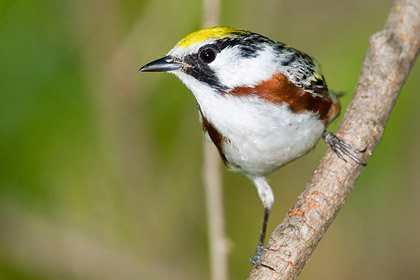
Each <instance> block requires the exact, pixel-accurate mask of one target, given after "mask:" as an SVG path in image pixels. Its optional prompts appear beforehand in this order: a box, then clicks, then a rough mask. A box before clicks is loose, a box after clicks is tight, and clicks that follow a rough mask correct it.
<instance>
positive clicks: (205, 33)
mask: <svg viewBox="0 0 420 280" xmlns="http://www.w3.org/2000/svg"><path fill="white" fill-rule="evenodd" d="M247 33H248V31H245V30H242V29H239V28H233V27H223V26H216V27H208V28H204V29H200V30H198V31H195V32H193V33H190V34H188V35H187V36H185V37H184V38H183V39H182V40H181V41H179V42H178V44H176V45H177V46H178V47H182V48H188V47H189V46H191V45H193V44H197V43H199V42H202V41H205V40H207V39H210V38H216V39H220V38H223V37H227V36H229V35H232V34H238V35H239V34H247Z"/></svg>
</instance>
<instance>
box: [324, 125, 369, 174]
mask: <svg viewBox="0 0 420 280" xmlns="http://www.w3.org/2000/svg"><path fill="white" fill-rule="evenodd" d="M322 138H323V139H324V141H325V143H327V145H328V146H329V147H330V148H331V150H333V151H334V152H335V153H336V155H337V156H338V157H339V158H341V159H342V160H344V161H345V162H347V160H346V159H345V158H344V157H343V154H345V155H346V156H348V157H349V158H351V159H352V160H353V161H354V162H356V163H357V164H360V165H363V166H366V163H364V162H363V161H361V160H360V159H359V158H358V157H356V156H355V155H354V153H356V154H361V153H364V152H366V148H365V149H363V150H359V149H356V148H355V147H353V146H352V145H350V144H349V143H347V142H344V141H343V140H341V139H340V138H338V137H337V136H335V135H334V134H333V133H331V132H329V131H326V130H325V131H324V133H323V134H322Z"/></svg>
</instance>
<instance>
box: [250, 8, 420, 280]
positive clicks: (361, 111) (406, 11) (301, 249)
mask: <svg viewBox="0 0 420 280" xmlns="http://www.w3.org/2000/svg"><path fill="white" fill-rule="evenodd" d="M419 47H420V1H419V0H397V1H395V2H394V5H393V7H392V9H391V12H390V14H389V16H388V19H387V21H386V24H385V28H384V29H383V30H382V31H380V32H378V33H376V34H374V35H373V36H372V37H371V38H370V47H369V49H368V51H367V54H366V57H365V60H364V62H363V67H362V73H361V76H360V78H359V83H358V85H357V88H356V91H355V93H354V97H353V100H352V102H351V103H350V105H349V107H348V108H347V110H346V114H345V115H344V118H343V121H342V122H341V124H340V127H339V129H338V133H337V135H338V136H339V137H340V138H342V139H343V140H344V141H346V142H348V143H350V144H352V145H353V146H355V147H362V148H363V147H366V148H367V150H366V153H365V154H364V155H363V157H365V158H362V159H363V160H364V161H366V160H367V159H368V157H370V155H371V154H372V152H373V150H374V149H375V148H376V146H377V145H378V144H379V142H380V141H381V139H382V136H383V132H384V129H385V125H386V122H387V121H388V118H389V115H390V114H391V111H392V109H393V107H394V104H395V102H396V100H397V98H398V95H399V92H400V90H401V88H402V86H403V84H404V82H405V80H406V78H407V76H408V74H409V72H410V70H411V68H412V66H413V64H414V62H415V60H416V57H417V55H418V53H419ZM362 169H363V167H362V166H360V165H357V164H356V163H354V162H353V161H350V160H349V161H348V162H344V161H342V160H341V159H339V158H338V157H337V156H336V155H335V154H334V153H333V152H332V151H331V150H328V151H327V153H326V155H325V156H324V157H323V159H322V160H321V163H320V165H319V167H318V168H317V169H316V170H315V172H314V174H313V175H312V178H311V180H310V182H309V183H308V185H307V186H306V189H305V190H304V192H303V193H302V194H301V195H300V196H299V197H298V200H297V202H296V204H295V205H294V207H293V208H292V209H291V210H290V211H289V213H288V216H287V217H286V218H285V220H284V221H283V222H282V223H281V224H280V225H279V226H278V227H277V228H276V229H275V231H274V232H273V234H272V236H271V239H270V241H269V243H268V248H269V249H268V250H267V251H266V252H265V253H264V254H263V257H262V259H261V261H262V263H263V264H265V265H266V266H258V267H256V268H254V269H253V270H252V271H251V274H250V276H249V278H248V279H250V280H256V279H295V278H296V277H297V276H298V275H299V273H300V271H301V270H302V268H303V267H304V266H305V264H306V263H307V262H308V260H309V258H310V256H311V255H312V253H313V251H314V250H315V248H316V245H317V244H318V242H319V241H320V240H321V238H322V236H323V235H324V234H325V232H326V230H327V229H328V227H329V226H330V224H331V223H332V222H333V221H334V218H335V217H336V215H337V213H338V211H339V210H340V209H341V207H342V206H343V204H344V202H345V200H346V198H347V196H348V195H349V193H350V191H351V189H352V187H353V185H354V183H355V182H356V180H357V178H358V177H359V175H360V172H361V171H362ZM270 267H271V268H272V269H270Z"/></svg>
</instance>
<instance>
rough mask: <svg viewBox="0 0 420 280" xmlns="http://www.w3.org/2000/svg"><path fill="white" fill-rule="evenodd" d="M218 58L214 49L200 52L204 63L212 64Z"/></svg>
mask: <svg viewBox="0 0 420 280" xmlns="http://www.w3.org/2000/svg"><path fill="white" fill-rule="evenodd" d="M215 58H216V53H215V52H214V51H213V50H212V49H204V50H202V51H201V52H200V60H201V61H202V62H204V63H210V62H212V61H213V60H214V59H215Z"/></svg>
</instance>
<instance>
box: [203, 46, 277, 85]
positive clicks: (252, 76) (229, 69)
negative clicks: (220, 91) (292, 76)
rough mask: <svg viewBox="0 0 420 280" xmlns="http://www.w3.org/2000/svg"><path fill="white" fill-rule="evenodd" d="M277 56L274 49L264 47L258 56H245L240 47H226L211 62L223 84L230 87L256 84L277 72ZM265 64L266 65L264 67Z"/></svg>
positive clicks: (211, 66)
mask: <svg viewBox="0 0 420 280" xmlns="http://www.w3.org/2000/svg"><path fill="white" fill-rule="evenodd" d="M276 60H277V58H276V57H275V56H274V54H273V52H272V50H270V49H264V50H262V51H259V52H258V56H257V57H251V58H244V57H242V56H241V54H240V49H239V48H235V47H233V48H226V49H224V50H223V51H222V52H220V53H219V54H218V55H217V57H216V59H215V60H214V61H213V62H212V63H210V64H209V66H210V68H211V69H213V71H214V73H216V75H217V78H218V79H219V81H220V83H221V84H222V85H225V86H227V87H228V88H235V87H237V86H254V85H256V84H258V83H260V82H261V81H265V80H268V79H270V77H271V76H272V75H273V74H274V73H276V72H277V71H276V70H277V69H276V66H277V65H278V63H276ZM262 65H264V67H262Z"/></svg>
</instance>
